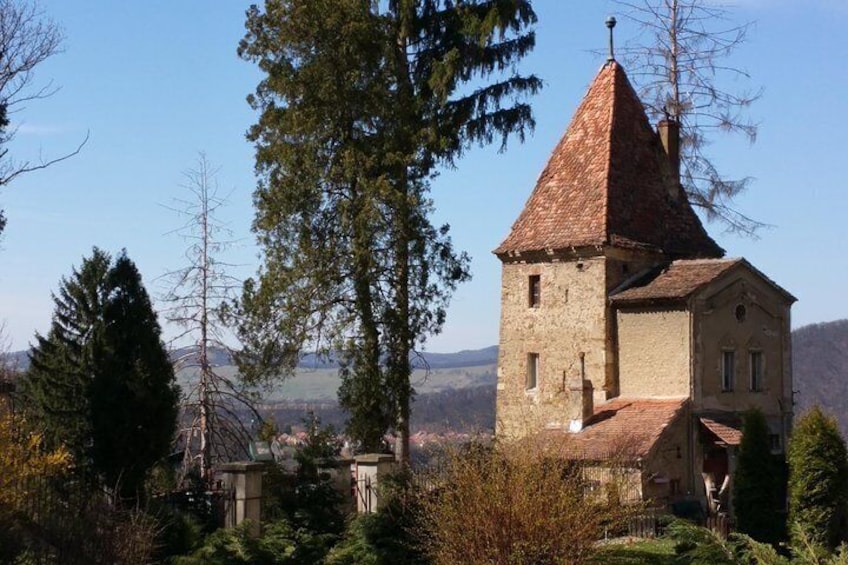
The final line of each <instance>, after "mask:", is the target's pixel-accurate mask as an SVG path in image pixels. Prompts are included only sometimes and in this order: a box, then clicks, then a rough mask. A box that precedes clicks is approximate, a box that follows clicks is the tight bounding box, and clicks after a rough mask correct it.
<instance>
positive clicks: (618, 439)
mask: <svg viewBox="0 0 848 565" xmlns="http://www.w3.org/2000/svg"><path fill="white" fill-rule="evenodd" d="M686 400H687V399H686V398H675V399H652V398H615V399H613V400H611V401H609V402H607V403H604V404H599V405H597V406H595V413H594V415H593V416H592V417H591V418H590V419H589V421H588V422H586V424H585V427H584V428H583V430H582V431H580V432H578V433H576V434H569V435H568V441H567V443H566V445H565V448H566V450H567V453H568V454H569V455H570V456H572V457H575V458H579V459H587V460H592V461H603V460H609V459H621V460H634V459H640V458H643V457H645V456H647V455H648V454H649V453H650V451H651V449H652V448H653V446H654V444H655V443H656V442H657V440H659V438H660V436H661V435H662V433H663V431H664V430H665V429H666V427H667V426H668V425H669V424H671V423H672V422H673V421H674V420H675V419H676V418H677V417H678V416H680V415H681V414H682V408H683V407H684V405H685V404H686ZM554 433H567V432H554Z"/></svg>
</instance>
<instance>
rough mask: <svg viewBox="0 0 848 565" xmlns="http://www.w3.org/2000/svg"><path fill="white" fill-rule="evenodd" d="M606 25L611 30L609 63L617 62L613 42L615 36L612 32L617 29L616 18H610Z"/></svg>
mask: <svg viewBox="0 0 848 565" xmlns="http://www.w3.org/2000/svg"><path fill="white" fill-rule="evenodd" d="M606 24H607V27H608V28H609V37H610V41H609V55H607V61H615V50H614V49H613V42H612V36H613V32H612V30H613V28H614V27H615V16H610V17H608V18H607V21H606Z"/></svg>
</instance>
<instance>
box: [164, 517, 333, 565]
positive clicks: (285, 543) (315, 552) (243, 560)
mask: <svg viewBox="0 0 848 565" xmlns="http://www.w3.org/2000/svg"><path fill="white" fill-rule="evenodd" d="M249 528H250V524H249V522H245V523H243V524H241V525H239V526H238V527H236V528H233V529H230V530H218V531H216V532H214V533H213V534H211V535H210V536H209V537H207V538H206V542H205V543H204V544H203V546H202V547H201V548H199V549H198V550H197V551H195V552H194V553H193V554H192V555H190V556H185V557H176V558H174V559H173V560H172V563H173V565H255V564H257V563H261V564H262V565H315V564H316V563H321V562H322V560H323V558H324V555H326V553H327V551H328V550H329V548H330V544H331V543H332V541H333V539H334V538H333V537H332V536H329V535H327V534H314V533H312V532H309V531H308V530H303V529H298V528H295V527H293V526H292V525H291V524H290V523H289V522H288V521H286V520H277V521H275V522H272V523H270V524H266V525H265V526H264V527H263V532H262V536H261V537H259V538H252V537H250V534H249Z"/></svg>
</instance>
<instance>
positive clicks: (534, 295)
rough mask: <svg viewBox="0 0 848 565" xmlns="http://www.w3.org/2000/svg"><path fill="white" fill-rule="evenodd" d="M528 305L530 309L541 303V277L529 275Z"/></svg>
mask: <svg viewBox="0 0 848 565" xmlns="http://www.w3.org/2000/svg"><path fill="white" fill-rule="evenodd" d="M529 291H530V292H529V304H530V307H531V308H538V307H539V305H540V304H541V303H542V277H541V275H530V286H529Z"/></svg>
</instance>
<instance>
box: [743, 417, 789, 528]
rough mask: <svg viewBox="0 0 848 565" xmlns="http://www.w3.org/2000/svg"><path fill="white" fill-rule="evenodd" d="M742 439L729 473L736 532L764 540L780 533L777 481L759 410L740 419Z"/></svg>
mask: <svg viewBox="0 0 848 565" xmlns="http://www.w3.org/2000/svg"><path fill="white" fill-rule="evenodd" d="M742 430H743V435H742V442H741V444H740V445H739V454H738V458H737V464H736V472H735V474H734V476H733V505H734V508H735V512H736V524H737V528H738V530H739V531H740V532H742V533H745V534H748V535H749V536H751V537H752V538H754V539H756V540H758V541H762V542H768V543H777V542H778V541H779V540H780V539H781V537H782V536H783V529H784V528H783V525H782V524H781V520H780V519H779V516H780V513H779V512H778V510H779V504H780V501H779V496H780V493H781V492H782V491H783V489H782V488H781V485H780V484H779V480H780V476H781V474H780V473H779V472H778V468H777V464H776V461H775V458H774V456H773V455H772V454H771V450H770V446H769V428H768V423H767V422H766V418H765V416H764V415H763V413H762V411H760V410H758V409H751V410H749V411H748V412H746V413H745V415H744V419H743V427H742Z"/></svg>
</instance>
